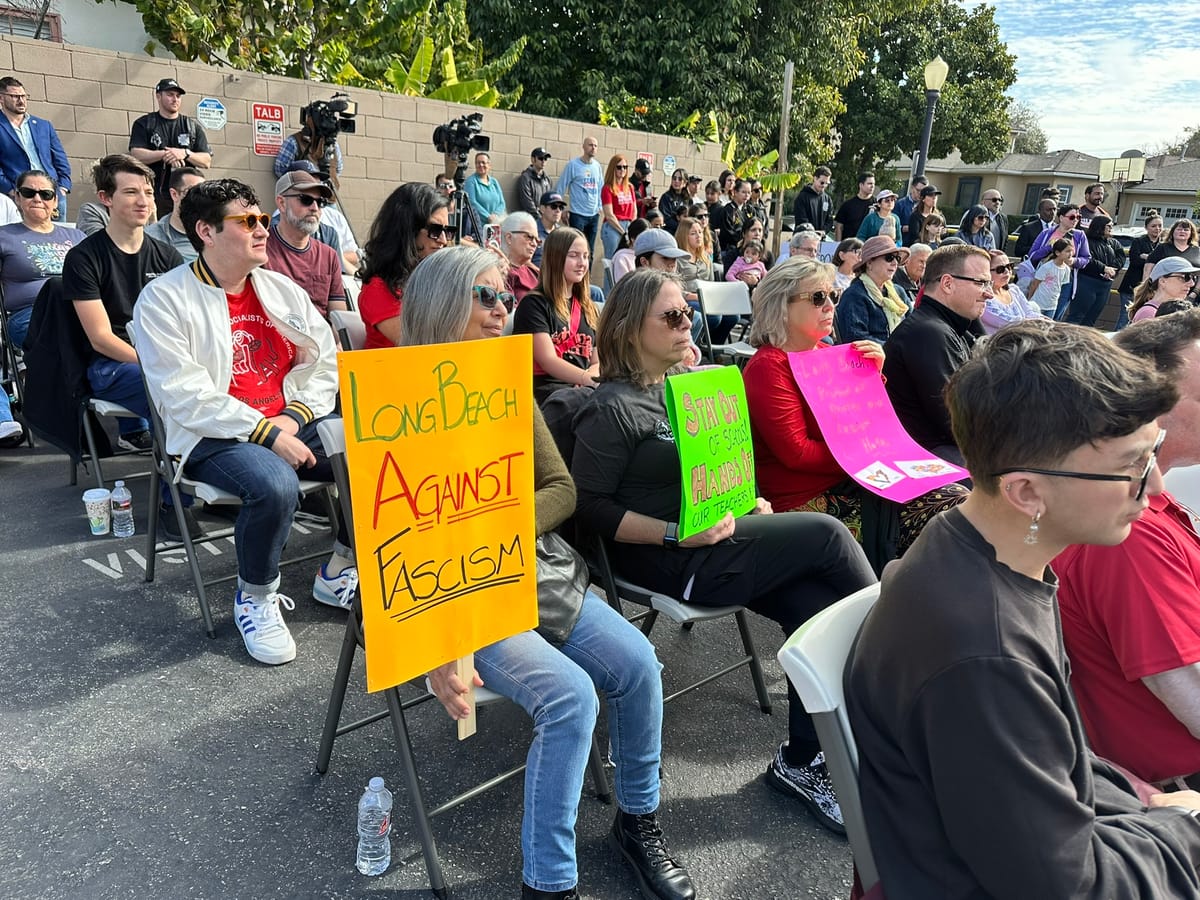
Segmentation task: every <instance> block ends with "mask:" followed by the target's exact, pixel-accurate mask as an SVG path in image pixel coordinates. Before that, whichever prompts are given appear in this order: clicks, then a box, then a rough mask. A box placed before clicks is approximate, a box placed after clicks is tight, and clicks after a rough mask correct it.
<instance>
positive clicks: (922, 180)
mask: <svg viewBox="0 0 1200 900" xmlns="http://www.w3.org/2000/svg"><path fill="white" fill-rule="evenodd" d="M918 184H920V185H926V184H929V179H928V178H926V177H925V176H924V175H914V176H913V180H912V181H910V182H909V185H908V186H909V187H916V186H917V185H918Z"/></svg>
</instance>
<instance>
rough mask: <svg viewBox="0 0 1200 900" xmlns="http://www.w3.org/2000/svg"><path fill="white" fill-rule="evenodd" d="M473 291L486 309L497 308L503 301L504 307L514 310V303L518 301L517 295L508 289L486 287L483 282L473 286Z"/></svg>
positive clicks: (509, 310) (510, 310) (507, 309)
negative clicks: (500, 289) (499, 289)
mask: <svg viewBox="0 0 1200 900" xmlns="http://www.w3.org/2000/svg"><path fill="white" fill-rule="evenodd" d="M471 293H473V294H474V295H475V299H476V300H478V301H479V305H480V306H482V307H483V308H484V309H495V308H496V304H497V303H503V304H504V309H505V310H506V311H508V312H512V311H513V305H514V304H515V303H516V302H517V298H516V296H515V295H513V294H510V293H509V292H508V291H498V290H496V289H495V288H490V287H484V286H483V285H482V284H476V285H474V286H472V288H471Z"/></svg>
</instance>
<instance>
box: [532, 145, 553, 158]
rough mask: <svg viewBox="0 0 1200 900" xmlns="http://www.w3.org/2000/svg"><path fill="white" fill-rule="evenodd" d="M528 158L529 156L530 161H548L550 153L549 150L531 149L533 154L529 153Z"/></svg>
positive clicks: (541, 148) (542, 148) (543, 148)
mask: <svg viewBox="0 0 1200 900" xmlns="http://www.w3.org/2000/svg"><path fill="white" fill-rule="evenodd" d="M529 156H530V158H531V159H532V158H536V159H549V158H550V151H549V150H547V149H546V148H545V147H534V148H533V152H532V153H530V154H529Z"/></svg>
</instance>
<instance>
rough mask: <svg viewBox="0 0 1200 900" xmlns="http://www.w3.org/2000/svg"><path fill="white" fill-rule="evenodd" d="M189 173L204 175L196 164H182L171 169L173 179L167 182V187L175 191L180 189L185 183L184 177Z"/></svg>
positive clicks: (198, 176)
mask: <svg viewBox="0 0 1200 900" xmlns="http://www.w3.org/2000/svg"><path fill="white" fill-rule="evenodd" d="M189 175H193V176H195V177H196V178H203V177H204V173H203V172H201V171H200V170H199V169H197V168H196V167H195V166H180V167H179V168H178V169H172V170H171V180H170V181H169V182H167V187H169V188H171V190H173V191H177V190H179V189H180V188H181V187H182V185H183V179H185V178H187V177H188V176H189Z"/></svg>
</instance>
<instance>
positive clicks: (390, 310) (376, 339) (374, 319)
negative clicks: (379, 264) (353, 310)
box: [358, 275, 403, 350]
mask: <svg viewBox="0 0 1200 900" xmlns="http://www.w3.org/2000/svg"><path fill="white" fill-rule="evenodd" d="M402 294H403V292H401V293H399V294H398V293H396V292H395V291H393V290H392V289H391V288H390V287H388V286H387V284H386V283H385V282H384V280H383V279H382V278H380V277H379V276H378V275H376V276H375V277H374V278H371V279H368V281H367V283H366V284H364V285H363V286H362V290H361V291H359V292H358V314H359V315H360V316H362V320H363V324H364V325H366V326H367V340H366V343H364V344H363V349H364V350H380V349H383V348H385V347H394V346H396V345H395V344H393V343H392V342H391V341H389V340H388V339H387V338H386V337H385V336H384V334H383V332H382V331H380V330H379V328H378V327H377V326H378V325H379V323H380V322H386V321H387V320H388V319H394V318H396V317H397V316H399V315H400V297H401V295H402Z"/></svg>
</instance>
